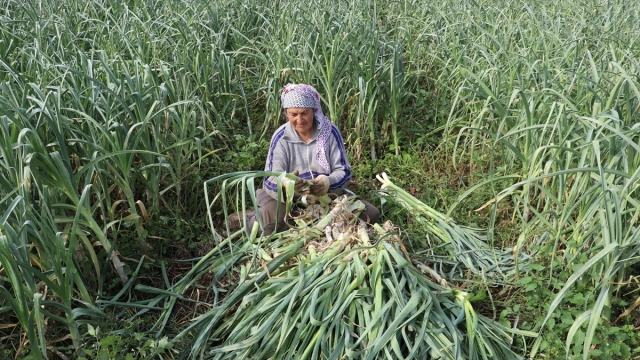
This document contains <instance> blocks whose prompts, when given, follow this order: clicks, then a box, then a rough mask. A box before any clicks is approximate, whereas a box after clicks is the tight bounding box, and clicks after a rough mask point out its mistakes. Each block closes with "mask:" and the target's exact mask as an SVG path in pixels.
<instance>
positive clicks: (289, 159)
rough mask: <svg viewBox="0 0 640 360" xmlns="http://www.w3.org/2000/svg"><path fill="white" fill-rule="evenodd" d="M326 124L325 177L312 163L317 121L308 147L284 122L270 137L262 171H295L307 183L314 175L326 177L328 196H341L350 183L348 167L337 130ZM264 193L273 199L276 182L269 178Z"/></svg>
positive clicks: (275, 195)
mask: <svg viewBox="0 0 640 360" xmlns="http://www.w3.org/2000/svg"><path fill="white" fill-rule="evenodd" d="M326 124H327V125H329V126H331V135H330V136H329V139H328V140H327V148H326V149H325V153H326V155H327V162H328V163H329V166H330V167H331V172H330V173H327V171H326V170H325V169H323V168H322V166H320V164H319V163H318V161H317V160H316V144H317V137H318V134H319V133H320V130H319V129H318V122H317V121H316V123H315V126H314V131H313V138H312V139H311V141H310V142H309V143H308V144H306V143H305V142H304V141H302V140H301V139H300V136H298V133H297V132H296V131H295V130H294V129H293V128H292V127H291V124H290V123H289V122H288V121H287V122H286V123H285V124H284V125H282V126H280V127H279V128H278V130H276V132H275V133H274V134H273V137H271V145H270V146H269V154H268V155H267V163H266V165H265V167H264V170H265V171H276V172H288V173H290V172H293V171H295V170H298V171H299V175H298V176H299V177H301V178H303V179H307V180H312V179H314V178H316V177H317V176H318V175H326V176H327V177H329V184H330V185H329V192H333V193H336V194H338V195H340V194H342V192H343V190H344V189H345V188H346V187H347V185H349V183H350V182H351V166H350V165H349V160H348V159H347V153H346V152H345V150H344V141H343V140H342V136H341V135H340V130H338V127H336V126H335V125H334V124H333V123H328V122H327V123H326ZM264 189H265V191H266V192H267V193H268V194H269V195H270V196H271V197H272V198H274V199H277V185H276V179H275V178H274V177H273V176H270V177H268V178H266V179H265V180H264Z"/></svg>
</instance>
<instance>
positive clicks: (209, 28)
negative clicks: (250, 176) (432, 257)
mask: <svg viewBox="0 0 640 360" xmlns="http://www.w3.org/2000/svg"><path fill="white" fill-rule="evenodd" d="M3 5H4V6H3V7H2V10H0V18H1V19H2V21H0V28H1V29H2V31H0V132H1V133H2V134H1V135H0V172H1V173H2V174H1V176H0V240H1V242H2V245H1V246H0V291H2V293H3V297H2V300H0V319H1V320H2V326H0V338H3V339H4V338H8V339H11V344H12V345H11V347H12V351H11V352H13V353H19V354H22V355H24V356H32V357H36V358H39V357H48V356H53V355H52V354H53V353H54V352H55V350H53V349H54V348H62V347H65V346H68V347H70V348H71V349H77V348H80V347H82V344H89V343H90V342H89V341H90V340H87V339H96V341H98V340H97V338H96V336H95V332H94V334H93V335H91V334H89V332H88V330H85V326H84V324H83V322H90V321H93V320H90V319H104V316H105V313H108V312H109V311H112V310H113V308H117V307H118V306H125V305H124V304H125V303H126V301H124V299H125V298H127V299H129V298H130V299H131V301H138V300H140V301H143V299H144V298H145V296H148V294H146V293H145V292H144V291H142V290H145V289H146V288H144V287H142V288H140V287H137V288H136V285H148V284H145V283H143V282H142V281H143V280H141V277H142V278H144V277H145V276H146V275H147V274H146V273H145V271H147V267H145V264H146V265H147V266H149V264H148V263H146V261H151V260H149V259H147V257H146V256H145V259H147V260H145V261H142V262H139V261H140V257H141V256H142V252H143V250H141V246H142V248H144V249H146V250H144V251H147V256H151V257H152V258H153V260H154V261H156V262H155V265H153V266H152V267H153V268H154V269H156V270H157V272H156V270H154V271H153V272H151V273H152V274H153V276H156V277H158V278H162V281H161V282H160V283H164V286H165V289H169V288H172V287H173V286H176V284H178V283H180V284H182V285H181V286H187V287H190V286H195V285H194V284H195V283H189V282H188V281H186V280H185V282H179V281H177V280H176V281H173V279H169V278H168V276H166V265H161V264H164V263H162V262H161V259H162V258H163V257H164V258H167V259H169V258H171V257H172V256H173V255H175V254H178V253H180V254H187V253H189V252H190V251H194V250H193V249H195V248H197V246H194V245H193V244H192V243H191V242H192V241H194V240H195V241H199V242H202V243H212V242H215V241H217V240H219V239H215V238H212V237H211V235H209V234H208V233H204V230H203V229H205V228H207V227H208V226H210V225H211V224H209V223H208V222H209V221H206V222H205V220H203V219H206V218H207V213H210V212H211V211H213V215H214V217H213V218H212V219H211V220H212V221H211V223H212V224H213V225H220V224H221V223H222V220H221V218H220V217H221V216H223V214H224V212H225V211H228V210H229V209H227V208H226V207H214V208H212V209H206V208H205V206H204V205H203V204H204V203H205V199H204V198H205V196H207V195H208V196H213V194H215V193H216V192H218V191H219V190H220V189H221V188H220V186H221V185H220V184H215V185H212V187H210V188H208V190H209V191H210V193H209V194H205V193H203V192H202V183H203V182H204V180H205V179H209V178H214V177H216V176H219V175H222V174H225V173H230V172H234V171H247V170H256V169H260V168H261V166H262V165H261V164H262V163H263V162H264V160H263V156H264V155H263V153H264V149H265V148H266V141H267V140H268V138H269V135H270V133H271V131H273V129H274V128H275V127H276V126H277V125H278V124H279V122H280V120H279V112H280V111H279V102H278V95H279V91H280V89H281V88H282V87H283V85H284V84H286V83H287V82H309V83H312V84H314V86H315V87H316V88H317V89H318V90H319V92H320V93H321V94H322V96H323V99H322V100H323V107H324V109H325V110H326V112H327V113H329V114H330V115H331V117H332V119H334V121H335V123H336V124H337V125H338V126H339V127H340V129H341V130H342V132H343V135H344V138H345V139H346V141H347V143H348V144H347V145H348V151H349V152H350V155H351V159H352V163H353V164H354V174H355V175H356V177H355V182H357V185H358V188H357V189H358V191H359V192H362V193H363V195H364V196H365V197H366V198H367V199H370V200H374V202H376V201H378V202H379V200H378V198H377V196H376V193H375V191H376V190H375V189H377V188H378V186H379V185H378V184H376V183H375V182H374V181H373V178H374V177H375V175H376V174H378V173H379V172H380V170H385V169H386V170H389V172H390V173H392V174H394V176H395V177H396V179H397V180H394V181H395V182H396V184H397V185H399V186H400V187H401V188H402V189H404V190H406V191H408V192H409V193H410V194H412V195H415V197H417V198H418V199H419V200H421V201H423V202H424V203H425V204H427V205H430V206H431V207H433V208H435V209H436V210H438V211H440V212H443V213H447V215H448V216H450V217H452V218H454V219H455V220H456V221H458V222H460V223H463V224H465V225H474V226H476V227H478V226H479V227H481V228H483V229H486V236H487V241H488V243H489V244H491V246H493V247H496V248H497V249H500V250H501V251H502V250H508V251H512V252H514V253H515V254H516V255H515V256H514V259H515V260H518V259H521V258H526V256H531V255H532V254H540V253H542V254H545V255H544V256H542V257H535V258H534V260H535V261H533V264H532V263H531V262H529V263H528V264H527V263H517V267H516V269H517V272H516V274H517V276H516V278H515V279H514V280H513V282H510V281H507V282H504V283H501V284H493V285H491V284H489V283H488V282H486V281H485V280H482V279H478V278H477V277H473V276H469V277H468V278H466V277H465V278H464V279H462V278H461V279H459V280H460V284H462V283H464V282H465V281H468V282H469V283H477V284H479V285H477V289H484V291H486V294H487V297H488V299H485V300H476V301H477V302H478V303H480V304H482V306H481V308H484V307H486V308H487V309H491V310H490V312H491V313H493V314H501V313H502V311H506V310H507V309H509V311H506V313H505V316H504V317H503V318H500V316H498V315H493V316H494V317H495V318H496V320H508V321H509V322H510V325H512V324H515V322H516V319H518V318H520V319H523V320H524V319H525V318H526V324H524V323H523V322H521V324H522V326H523V327H524V328H525V329H527V330H531V331H537V332H538V333H539V335H540V336H539V337H538V340H537V342H536V343H529V342H527V343H524V344H523V345H526V346H527V349H528V350H529V349H530V350H532V351H531V352H530V353H529V354H527V356H530V357H537V356H546V357H553V356H566V355H568V356H570V357H582V358H587V357H603V356H606V355H607V354H609V355H611V356H614V355H615V356H620V357H621V358H628V357H629V356H631V357H632V356H637V354H634V353H633V352H632V351H633V349H630V350H629V352H628V353H627V352H625V351H626V350H625V349H623V348H617V349H614V348H612V347H611V346H610V345H607V343H609V344H610V343H611V342H610V341H609V340H612V339H618V336H622V337H621V338H619V341H617V342H620V341H623V342H628V343H630V344H632V343H633V341H637V337H634V336H633V334H632V333H633V331H632V330H633V329H635V328H637V326H638V324H637V317H636V316H635V315H634V314H635V313H634V310H633V309H634V304H635V303H636V299H637V287H636V288H634V283H633V282H632V281H630V280H629V279H635V278H636V277H637V275H638V274H637V269H638V264H637V259H638V251H640V249H639V248H638V246H637V237H638V233H637V231H636V228H637V222H638V214H639V210H638V209H639V207H638V201H637V200H636V199H637V198H638V196H637V195H638V176H639V173H638V170H637V169H638V168H639V167H640V166H639V164H638V162H639V161H640V154H639V151H638V150H640V148H639V147H638V138H639V134H638V129H639V128H638V127H637V123H638V120H639V119H640V112H639V111H640V105H639V104H640V90H639V89H640V84H639V81H638V79H639V77H638V76H639V75H638V74H639V66H640V64H638V61H637V58H638V56H637V55H638V52H639V50H638V41H639V40H638V39H639V38H638V30H637V26H636V24H637V23H638V16H639V14H638V11H637V10H636V7H634V6H632V5H633V4H632V3H631V2H629V1H628V0H618V1H609V2H602V1H592V2H586V3H585V2H581V1H578V0H570V1H568V2H567V1H565V2H560V1H556V0H544V1H539V2H537V3H536V6H535V7H534V6H527V5H526V4H524V5H523V4H520V3H517V4H516V3H513V2H511V1H506V0H482V1H467V0H458V1H454V2H447V3H424V2H421V1H403V2H391V3H380V2H376V1H365V2H338V3H336V2H330V1H324V0H321V1H317V2H314V3H313V6H309V4H308V3H302V2H277V1H276V2H273V3H270V6H268V7H267V6H264V4H261V3H260V2H256V1H249V2H244V3H242V4H239V3H238V2H236V1H230V0H228V1H227V0H225V1H218V2H215V3H205V2H199V1H193V2H178V3H175V2H169V3H167V2H162V1H157V0H152V1H146V2H140V1H138V2H136V1H132V2H126V3H122V2H115V1H113V0H92V1H90V2H82V1H77V0H64V1H63V0H56V1H50V2H47V3H38V2H32V1H28V2H26V3H24V2H18V1H7V2H6V3H5V4H3ZM392 170H393V171H392ZM245 200H247V198H245ZM237 202H238V204H240V203H242V199H238V201H237ZM399 205H400V204H399V203H397V202H395V203H394V202H393V201H392V200H388V201H387V203H385V205H383V206H382V208H383V209H382V210H383V214H384V216H385V217H387V218H393V219H394V221H396V223H398V224H402V226H403V227H405V226H406V228H407V229H408V231H409V235H408V239H409V245H410V246H413V248H412V250H415V253H419V254H421V255H420V256H424V254H427V253H429V251H430V249H426V248H425V247H426V245H425V244H427V243H428V242H427V241H426V240H425V237H424V231H423V230H422V229H421V226H420V224H419V223H418V222H417V221H414V220H415V219H411V218H410V217H407V212H405V211H404V210H402V209H401V207H400V206H399ZM476 210H478V211H476ZM214 220H215V222H214ZM154 246H155V249H154V248H153V247H154ZM443 254H444V253H443ZM440 255H442V254H440ZM449 255H451V256H456V254H449ZM458 255H459V254H458ZM132 259H133V260H132ZM220 259H224V257H223V256H221V258H220ZM211 261H213V262H214V263H215V260H213V259H211ZM536 263H539V264H543V265H545V266H546V265H548V269H547V270H545V271H543V270H541V269H538V268H537V267H536V266H535V265H536ZM138 264H141V265H140V267H138ZM212 264H213V263H212ZM216 264H217V263H216ZM532 265H534V266H533V267H532ZM211 266H214V265H211ZM215 266H223V265H215ZM163 269H164V270H163ZM113 270H117V271H116V274H117V273H118V272H119V274H117V275H116V276H114V272H113ZM163 271H164V274H163ZM158 272H159V273H160V275H158ZM525 279H526V280H525ZM558 279H562V280H558ZM192 280H193V279H192ZM198 286H199V285H198ZM534 286H535V288H534ZM122 289H126V290H122ZM527 289H528V290H527ZM540 289H545V292H543V294H544V299H545V300H544V301H545V302H546V303H548V304H549V305H550V306H549V307H548V308H544V307H543V306H542V303H543V301H542V300H540V301H539V302H536V300H535V299H534V294H536V293H535V291H536V290H540ZM146 290H148V289H146ZM203 291H204V290H203ZM502 291H505V292H504V293H502V295H501V292H502ZM125 293H127V297H124V295H125ZM129 293H130V294H131V297H129ZM505 293H511V294H517V296H516V299H518V300H517V301H521V302H522V303H524V304H527V305H526V306H524V307H523V306H521V307H520V308H519V310H515V306H516V305H518V304H517V301H516V300H512V301H499V300H500V299H502V298H501V296H504V294H505ZM580 296H582V297H583V299H584V300H580ZM166 301H167V302H166V303H164V302H163V303H162V306H169V305H170V304H171V303H172V301H174V300H170V299H169V300H166ZM175 301H178V300H175ZM180 301H184V300H180ZM159 304H160V303H158V304H154V305H153V306H151V305H149V306H151V307H155V306H156V305H158V306H159ZM174 305H175V304H174ZM174 305H171V306H174ZM529 305H531V306H529ZM568 309H571V310H568ZM532 312H535V313H536V314H535V316H534V315H529V314H530V313H532ZM149 313H151V311H146V312H144V313H143V314H140V316H149ZM567 314H568V315H567ZM619 316H622V318H620V319H618V317H619ZM562 319H564V320H562ZM165 321H166V322H165ZM169 321H170V320H167V318H162V319H161V321H160V323H159V325H157V326H156V327H155V328H153V331H154V335H153V336H158V338H157V339H156V338H154V340H153V341H159V340H161V339H162V338H163V337H162V336H161V334H160V332H158V329H161V328H163V326H164V328H166V324H167V323H168V322H169ZM47 324H48V326H45V325H47ZM163 324H164V325H163ZM105 328H106V327H105V326H103V329H105ZM52 329H55V330H52ZM616 329H617V330H616ZM114 331H117V330H114ZM54 333H55V334H56V335H60V336H54V335H53V334H54ZM66 335H68V336H69V337H68V338H65V336H66ZM102 335H105V334H104V333H103V334H102ZM623 335H624V336H628V338H625V339H622V338H623V337H624V336H623ZM105 336H106V337H105V338H107V337H108V336H110V335H105ZM144 336H147V335H144ZM60 338H65V340H60V341H56V340H58V339H60ZM91 341H93V340H91ZM114 341H115V340H114ZM92 344H96V343H92ZM158 344H159V343H155V345H153V344H152V343H149V348H150V347H151V346H152V345H153V346H156V348H157V346H158ZM165 345H166V344H165ZM531 346H533V347H532V348H531ZM558 347H562V348H563V349H561V350H559V349H558ZM147 350H148V349H147ZM167 350H168V348H167ZM13 353H12V354H11V355H14V354H13ZM627 355H629V356H627Z"/></svg>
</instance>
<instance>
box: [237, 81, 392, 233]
mask: <svg viewBox="0 0 640 360" xmlns="http://www.w3.org/2000/svg"><path fill="white" fill-rule="evenodd" d="M280 100H281V101H282V109H283V113H284V115H285V117H286V118H287V120H288V121H287V123H285V124H284V125H282V126H280V127H279V128H278V130H276V132H275V133H274V134H273V137H272V138H271V144H270V146H269V154H268V156H267V163H266V165H265V171H275V172H288V173H293V174H295V175H297V176H298V177H299V178H300V179H299V180H298V181H296V184H295V192H296V194H303V193H306V194H311V195H315V196H322V195H325V194H326V193H327V192H332V193H335V194H337V195H341V194H343V193H344V191H345V189H346V187H347V185H349V183H350V182H351V167H350V166H349V160H348V159H347V154H346V152H345V149H344V142H343V140H342V136H341V135H340V131H339V130H338V128H337V127H336V126H335V125H334V124H333V123H331V120H329V118H328V117H326V116H325V115H324V114H323V112H322V109H321V108H320V95H319V94H318V92H317V91H316V89H314V88H313V86H310V85H306V84H288V85H287V86H285V88H284V90H283V91H282V94H281V96H280ZM303 179H304V180H303ZM305 180H310V181H311V182H312V184H313V185H311V186H307V181H305ZM281 200H282V202H281V204H280V207H279V211H276V209H277V208H278V202H277V182H276V179H275V178H274V177H269V178H266V179H265V180H264V186H263V188H262V189H259V190H258V191H257V192H256V202H257V205H258V210H259V211H260V216H261V218H262V223H263V224H264V229H263V231H264V234H265V235H270V234H271V233H273V232H274V231H283V230H285V229H286V228H287V224H286V222H285V213H284V212H285V204H284V199H281ZM361 201H362V202H363V203H364V204H365V206H366V207H365V209H364V211H363V212H362V214H361V215H360V218H361V219H363V220H365V221H368V222H369V223H372V224H373V223H376V222H377V221H378V219H379V218H380V212H379V211H378V209H377V208H376V207H375V206H373V205H372V204H370V203H368V202H366V201H363V200H361ZM255 221H256V217H255V214H248V216H247V228H248V229H251V228H252V226H253V223H254V222H255Z"/></svg>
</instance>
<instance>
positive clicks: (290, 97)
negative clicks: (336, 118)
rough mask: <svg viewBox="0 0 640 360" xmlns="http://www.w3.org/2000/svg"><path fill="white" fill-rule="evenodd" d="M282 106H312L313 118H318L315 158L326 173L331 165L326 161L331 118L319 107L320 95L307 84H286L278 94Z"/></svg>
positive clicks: (329, 170)
mask: <svg viewBox="0 0 640 360" xmlns="http://www.w3.org/2000/svg"><path fill="white" fill-rule="evenodd" d="M280 100H281V101H282V108H283V109H288V108H313V109H314V111H315V114H314V115H315V118H316V120H318V129H320V134H319V135H318V139H317V140H318V144H317V145H316V160H317V161H318V163H319V164H320V166H322V168H323V169H325V170H326V171H327V172H328V173H330V172H331V167H330V166H329V162H328V161H327V146H328V144H329V141H328V140H329V135H331V120H330V119H329V118H328V117H326V116H325V115H324V113H323V112H322V108H320V95H319V94H318V92H317V91H316V89H315V88H314V87H313V86H311V85H307V84H287V85H286V86H285V87H284V90H282V94H281V95H280Z"/></svg>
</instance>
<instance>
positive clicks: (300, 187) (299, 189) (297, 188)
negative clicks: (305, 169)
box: [292, 170, 309, 194]
mask: <svg viewBox="0 0 640 360" xmlns="http://www.w3.org/2000/svg"><path fill="white" fill-rule="evenodd" d="M292 174H293V175H295V176H298V174H300V172H299V171H298V170H295V171H294V172H292ZM308 187H309V186H308V185H307V180H305V179H302V178H297V179H296V184H295V185H294V187H293V192H294V193H296V194H304V193H305V192H306V191H307V188H308Z"/></svg>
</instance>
